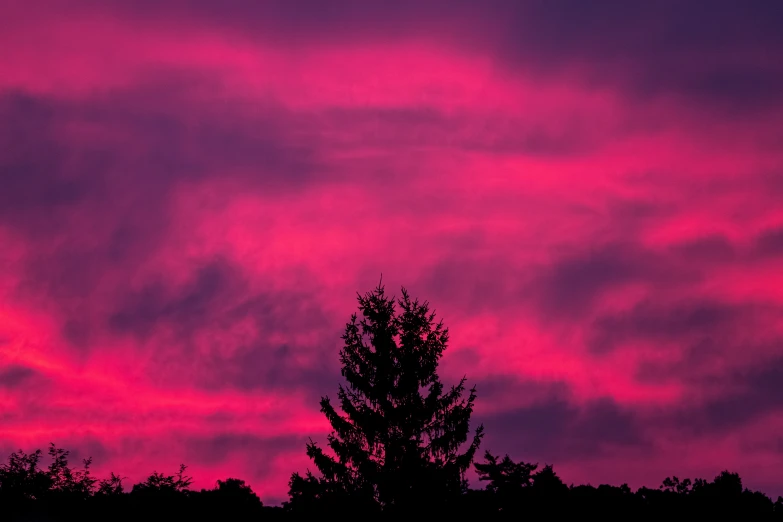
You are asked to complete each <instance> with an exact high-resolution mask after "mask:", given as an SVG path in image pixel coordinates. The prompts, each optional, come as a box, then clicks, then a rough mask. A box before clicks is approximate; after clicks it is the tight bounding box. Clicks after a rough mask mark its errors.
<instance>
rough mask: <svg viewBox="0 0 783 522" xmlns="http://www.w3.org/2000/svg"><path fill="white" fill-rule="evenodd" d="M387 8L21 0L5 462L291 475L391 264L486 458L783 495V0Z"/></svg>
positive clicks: (137, 473)
mask: <svg viewBox="0 0 783 522" xmlns="http://www.w3.org/2000/svg"><path fill="white" fill-rule="evenodd" d="M381 4H383V3H382V2H375V1H370V0H368V1H366V2H334V3H331V4H329V7H325V6H326V5H327V4H325V3H321V2H310V1H304V0H303V1H302V2H293V3H291V2H276V1H270V2H255V3H250V2H240V1H233V0H232V1H227V2H223V3H220V4H219V5H220V7H219V8H218V7H216V6H218V3H214V2H208V1H196V2H179V1H176V2H168V3H166V5H167V6H168V7H166V8H162V7H160V6H159V3H158V2H151V1H141V0H140V1H138V2H118V1H102V2H80V3H78V5H76V4H72V3H67V2H56V1H52V2H36V5H33V3H26V4H24V7H23V4H22V3H21V2H16V3H8V4H7V5H4V6H2V7H0V49H3V51H2V59H0V121H2V122H3V124H2V125H0V176H2V179H0V182H1V184H0V245H2V249H0V405H2V413H0V450H3V455H7V454H8V453H10V451H12V450H14V449H17V448H23V449H25V450H32V449H35V448H37V447H45V446H46V445H47V444H48V443H49V442H50V441H51V442H56V443H57V444H58V445H60V446H63V447H66V448H68V449H71V450H72V454H73V455H74V456H75V457H77V458H81V457H84V456H87V455H92V456H93V457H94V461H95V464H94V466H95V469H96V471H97V472H98V473H100V474H108V472H109V471H110V470H111V471H115V472H117V473H120V474H122V475H124V476H127V477H129V482H130V483H132V482H134V481H138V480H140V479H142V478H144V477H145V476H146V475H147V474H149V473H151V472H152V471H153V470H158V471H165V472H174V471H176V467H177V465H178V464H179V463H180V462H184V463H186V464H188V465H189V470H190V472H191V474H192V475H194V477H195V484H194V485H195V486H197V487H209V486H211V485H212V484H214V481H215V480H216V479H218V478H226V477H228V476H237V477H239V478H243V479H245V480H247V481H248V483H250V484H251V486H252V487H253V488H254V490H255V491H256V492H257V493H258V494H259V495H260V496H261V498H262V500H264V502H266V503H272V504H274V503H278V502H280V501H281V500H284V499H285V496H286V491H287V481H288V478H289V476H290V474H291V472H293V471H304V470H305V469H306V468H307V467H308V464H309V463H308V460H307V458H306V456H305V452H304V443H305V441H306V440H307V439H308V437H312V438H313V439H314V440H319V441H325V435H326V433H327V431H328V425H327V423H326V421H325V419H324V418H323V417H322V416H321V414H320V413H319V411H318V398H319V397H320V396H321V395H326V394H329V395H332V396H333V395H334V393H335V392H336V389H337V383H338V382H339V381H340V374H339V361H338V356H337V353H338V350H339V347H340V339H339V336H340V334H341V333H342V328H343V327H344V324H345V322H346V321H347V320H348V319H349V318H350V314H351V313H352V312H353V311H355V309H356V301H355V296H356V292H357V291H358V292H365V291H367V290H370V289H371V288H372V287H373V286H375V285H376V284H377V282H378V279H379V277H380V274H381V273H383V280H384V283H385V284H386V286H387V289H388V290H390V291H392V292H394V293H399V291H398V289H399V287H400V286H401V285H404V286H405V287H406V288H408V290H409V291H410V292H411V294H412V295H413V296H415V297H419V298H421V299H426V300H429V301H430V303H431V304H432V306H433V307H434V308H435V310H436V311H437V313H438V315H439V317H442V318H443V320H444V322H445V324H446V325H447V326H448V327H449V329H450V332H451V345H450V348H449V349H448V350H447V352H446V355H445V356H444V359H443V362H442V365H441V370H440V371H441V376H442V377H443V378H444V380H445V381H447V382H453V381H456V380H457V379H458V378H459V377H461V376H462V375H463V374H467V376H468V378H469V383H470V384H473V383H475V384H476V385H477V387H478V401H477V410H476V413H475V422H483V423H484V425H485V428H486V430H487V436H486V438H485V441H484V444H483V447H482V451H483V449H489V450H491V451H493V452H494V453H500V454H503V453H509V454H510V455H511V456H512V457H513V458H515V459H523V460H526V461H533V462H541V463H552V464H554V466H555V470H556V471H557V472H558V473H559V474H560V475H561V476H562V477H563V479H564V480H565V481H566V482H576V483H586V482H590V483H593V484H598V483H602V482H608V483H613V484H619V483H623V482H628V483H629V484H630V485H631V486H632V487H638V486H641V485H649V486H653V487H655V486H657V485H658V484H659V483H660V481H661V480H662V479H663V478H664V477H666V476H668V475H672V474H675V475H678V476H680V477H682V476H691V477H692V476H702V477H705V478H712V477H713V476H714V475H716V474H717V473H718V472H720V471H721V470H722V469H725V468H729V469H730V470H733V471H737V472H739V473H740V475H741V476H742V477H743V480H744V483H745V485H747V486H749V487H753V488H757V489H761V490H762V491H764V492H766V493H767V494H769V495H772V496H773V498H774V497H775V496H777V495H778V494H783V481H781V478H780V473H779V470H780V469H781V467H782V466H783V387H781V386H780V383H781V382H783V321H782V320H781V318H783V312H782V311H783V275H782V273H781V270H780V267H781V266H782V265H781V263H782V262H783V205H781V204H780V202H781V201H783V140H782V138H781V136H783V130H782V129H781V124H780V122H781V121H783V66H781V64H783V36H781V32H780V31H779V28H780V27H781V24H783V20H781V14H780V9H779V7H776V6H775V2H766V3H765V2H763V1H760V2H756V3H752V6H751V7H748V6H746V5H743V4H740V3H739V2H735V3H733V5H732V3H731V2H724V1H721V2H697V1H694V2H689V3H687V5H686V4H682V3H677V2H671V3H667V2H660V3H658V2H656V3H655V6H640V5H635V6H633V5H630V4H629V3H626V2H614V1H604V2H596V3H583V2H576V1H560V2H538V1H530V2H526V3H525V2H519V3H514V2H501V1H497V2H496V1H487V2H468V1H456V2H445V1H440V0H438V1H433V2H424V3H422V2H407V1H403V2H400V3H398V4H396V5H397V7H395V8H394V9H391V8H388V7H381ZM631 4H632V3H631ZM294 5H295V6H296V8H294V7H293V6H294ZM588 6H589V7H588ZM765 10H766V11H765ZM310 467H312V466H310Z"/></svg>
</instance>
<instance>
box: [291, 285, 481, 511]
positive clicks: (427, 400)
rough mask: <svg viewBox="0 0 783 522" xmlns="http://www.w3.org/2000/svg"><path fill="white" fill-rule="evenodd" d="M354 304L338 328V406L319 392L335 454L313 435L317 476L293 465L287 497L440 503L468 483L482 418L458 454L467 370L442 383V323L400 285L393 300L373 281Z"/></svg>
mask: <svg viewBox="0 0 783 522" xmlns="http://www.w3.org/2000/svg"><path fill="white" fill-rule="evenodd" d="M358 302H359V310H360V312H361V315H362V318H361V319H358V317H357V314H355V313H354V314H353V315H352V316H351V320H350V321H349V322H348V323H347V324H346V327H345V333H344V334H343V335H342V339H343V341H344V346H343V348H342V349H341V351H340V361H341V363H342V372H341V373H342V375H343V377H344V378H345V380H346V381H347V387H344V386H343V385H340V386H339V388H338V392H337V399H338V402H339V406H340V408H341V409H342V412H343V414H340V413H338V412H337V410H336V409H335V407H334V405H332V403H331V401H330V399H329V398H328V397H323V398H322V399H321V411H322V412H323V413H324V414H325V415H326V418H327V419H328V420H329V423H330V424H331V426H332V429H333V431H332V433H331V434H330V435H329V436H328V446H329V448H330V449H331V452H332V454H328V453H327V452H326V451H324V449H323V448H321V447H319V446H318V445H317V444H316V443H315V442H312V441H310V443H309V444H308V445H307V455H308V456H309V457H310V458H311V459H312V460H313V462H314V464H315V466H316V467H317V468H318V471H319V472H320V474H321V477H316V476H314V475H313V474H312V473H310V472H309V471H308V474H307V476H306V477H302V476H301V475H299V474H298V473H294V474H293V475H292V477H291V482H290V484H289V485H290V496H291V504H292V505H304V504H308V503H309V504H312V502H313V501H314V500H320V501H322V502H327V503H328V502H329V498H332V499H336V498H339V497H343V496H350V497H351V498H352V499H353V500H352V502H357V503H358V504H359V505H371V506H375V507H377V508H380V509H383V510H384V511H387V512H403V511H407V510H410V509H416V510H417V511H420V510H421V509H422V508H423V507H425V506H429V507H431V508H436V506H439V505H440V506H442V505H443V504H445V503H446V502H448V501H449V500H450V499H454V498H455V497H458V496H459V494H460V493H462V492H463V491H464V490H465V489H466V488H467V484H466V482H465V477H464V473H465V471H466V470H467V468H468V467H469V466H470V464H471V462H472V460H473V457H474V455H475V452H476V450H477V448H478V446H479V444H480V441H481V438H482V435H483V426H479V427H478V429H476V431H475V433H474V436H473V439H472V442H471V443H470V444H469V446H468V447H467V449H466V450H465V451H464V452H460V449H461V447H462V445H463V444H464V443H465V442H466V441H467V439H468V436H469V432H470V428H469V422H470V415H471V413H472V411H473V403H474V401H475V399H476V390H475V387H474V388H473V389H471V390H470V393H469V396H468V398H467V399H465V398H464V397H463V393H464V392H465V381H466V378H465V377H463V378H462V379H461V380H460V382H459V384H457V385H456V386H453V387H451V389H449V390H447V391H446V390H444V386H443V384H442V383H441V381H440V379H439V377H438V374H437V369H438V362H439V359H440V358H441V356H442V355H443V352H444V350H445V349H446V346H447V343H448V339H449V335H448V329H447V328H445V327H444V326H443V322H442V321H440V322H437V323H436V322H435V314H434V312H430V309H429V304H428V303H427V302H426V301H425V302H422V303H420V302H419V300H418V299H416V300H412V299H411V298H410V296H409V295H408V292H407V291H406V290H405V288H403V289H402V297H401V298H400V299H395V298H394V297H387V296H386V294H385V292H384V287H383V286H382V285H381V284H379V285H378V287H377V288H375V289H374V290H373V291H372V292H368V293H366V294H365V295H364V296H362V295H358ZM398 306H399V310H398V309H397V307H398Z"/></svg>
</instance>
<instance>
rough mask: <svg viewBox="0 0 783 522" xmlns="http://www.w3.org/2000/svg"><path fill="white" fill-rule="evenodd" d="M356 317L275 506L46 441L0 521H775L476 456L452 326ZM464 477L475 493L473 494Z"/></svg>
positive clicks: (671, 490)
mask: <svg viewBox="0 0 783 522" xmlns="http://www.w3.org/2000/svg"><path fill="white" fill-rule="evenodd" d="M357 297H358V302H359V312H360V314H356V313H354V314H353V315H352V316H351V319H350V321H349V322H348V323H347V324H346V327H345V331H344V333H343V335H342V340H343V347H342V349H341V350H340V354H339V356H340V362H341V364H342V370H341V373H342V377H343V378H344V380H345V385H343V384H340V385H339V386H338V391H337V394H336V401H335V402H334V403H333V402H332V401H331V400H330V398H329V397H323V398H322V399H321V402H320V407H321V412H322V413H323V414H324V415H325V416H326V418H327V420H328V421H329V423H330V425H331V427H332V432H331V433H330V434H329V435H328V437H327V440H326V445H325V447H322V446H320V445H319V444H318V443H316V442H312V441H311V442H310V443H308V444H307V446H306V452H307V455H308V456H309V457H310V459H311V460H312V463H313V466H314V468H315V471H311V470H307V471H306V472H305V473H304V474H300V473H298V472H295V473H293V474H292V475H291V478H290V481H289V483H288V487H289V492H288V500H287V501H286V502H284V503H283V505H282V506H265V505H264V504H263V503H262V502H261V500H260V499H259V497H258V496H257V495H256V494H255V493H254V492H253V491H252V489H251V488H250V487H249V486H248V485H247V484H246V483H245V482H244V481H243V480H240V479H236V478H228V479H226V480H218V481H217V483H216V484H215V486H214V487H213V488H212V489H201V490H199V491H197V490H195V489H191V488H190V485H191V484H192V478H191V477H189V476H187V475H186V471H187V467H186V466H184V465H182V466H180V469H179V470H178V471H177V472H176V473H175V474H172V475H166V474H163V473H158V472H157V471H155V472H153V473H152V474H151V475H150V476H149V477H147V479H146V480H144V481H143V482H140V483H137V484H133V485H132V486H131V487H130V488H127V487H126V484H125V482H124V481H125V479H124V477H121V476H119V475H115V474H114V473H111V474H110V476H109V477H108V478H103V479H98V478H96V477H95V476H93V475H92V473H91V471H90V466H91V464H92V460H91V459H86V460H84V461H83V462H82V465H81V467H79V468H77V467H72V466H71V465H70V464H69V462H68V456H69V452H68V451H66V450H64V449H62V448H58V447H57V446H56V445H55V444H51V445H50V447H49V450H48V456H49V464H48V466H46V465H45V464H43V462H42V460H43V452H42V451H41V450H36V451H34V452H32V453H25V452H24V451H22V450H19V451H17V452H14V453H11V455H10V456H9V457H8V459H7V461H6V462H5V463H4V464H2V465H0V519H2V520H41V521H43V520H52V521H54V520H72V519H77V518H78V519H80V520H105V519H109V518H111V519H115V520H164V519H166V520H168V519H171V518H189V517H199V518H200V519H204V520H261V519H264V520H297V519H304V518H307V519H311V518H317V517H332V516H341V517H345V516H373V517H375V518H379V519H385V518H390V519H391V518H399V517H400V516H420V515H423V516H434V515H440V516H451V517H483V518H488V519H493V520H506V519H508V520H512V519H516V520H518V519H520V518H524V517H526V516H531V515H534V514H536V515H558V516H559V515H563V516H588V515H589V516H595V515H597V516H604V517H617V518H619V517H623V518H626V517H634V518H643V519H652V518H660V517H664V516H675V515H688V516H733V517H753V518H757V519H758V518H761V519H770V520H783V498H781V497H778V499H777V501H775V502H773V501H772V499H770V498H769V497H767V496H766V495H765V494H763V493H761V492H758V491H751V490H749V489H748V488H744V487H743V485H742V480H741V479H740V477H739V475H738V474H736V473H731V472H729V471H723V472H721V473H720V474H719V475H717V476H716V477H715V478H714V479H713V480H711V481H709V480H705V479H695V480H690V479H683V480H680V479H679V478H677V477H667V478H666V479H664V480H663V482H662V483H661V485H660V486H659V487H657V488H647V487H642V488H639V489H637V490H636V491H633V490H631V488H629V487H628V485H626V484H623V485H621V486H610V485H600V486H598V487H594V486H591V485H573V484H571V485H566V484H565V483H564V482H563V481H562V480H561V479H560V477H559V476H558V475H557V473H556V472H555V471H554V469H553V467H552V466H551V465H545V466H539V464H537V463H528V462H521V461H520V462H515V461H514V460H513V459H511V458H510V457H509V456H508V455H504V456H502V457H501V456H500V455H494V454H492V453H491V452H489V451H485V452H484V454H483V459H482V460H481V461H479V460H478V459H477V458H476V455H477V452H478V450H479V447H480V445H481V441H482V438H483V436H484V428H483V426H478V427H476V428H475V429H472V430H471V427H470V417H471V414H472V412H473V408H474V403H475V400H476V396H477V392H476V388H475V387H473V388H471V389H469V390H468V389H466V382H467V379H466V378H465V377H463V378H462V379H461V380H460V381H459V382H458V383H457V384H456V385H453V386H450V387H446V386H444V384H443V383H442V382H441V380H440V378H439V376H438V372H437V369H438V362H439V360H440V358H441V357H442V355H443V353H444V351H445V349H446V347H447V345H448V340H449V332H448V329H447V328H446V327H445V326H444V325H443V322H442V321H437V322H436V320H435V313H434V312H433V311H431V310H430V306H429V303H428V302H426V301H425V302H420V301H419V300H417V299H411V297H410V296H409V295H408V293H407V291H406V290H405V289H404V288H403V289H402V292H401V297H400V298H399V299H397V298H395V297H390V296H388V295H387V294H386V293H385V290H384V287H383V285H381V284H379V285H378V287H376V288H375V289H374V290H373V291H371V292H368V293H366V294H364V295H358V296H357ZM471 467H472V468H473V469H474V470H475V471H476V473H477V475H478V478H479V484H480V487H478V488H471V487H470V485H469V484H468V481H467V479H466V472H467V471H468V470H469V469H470V468H471Z"/></svg>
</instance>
